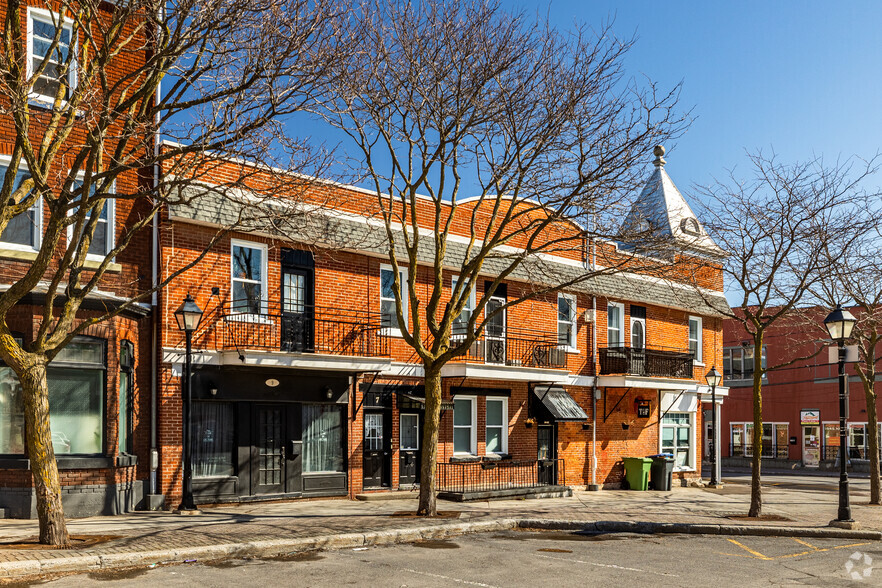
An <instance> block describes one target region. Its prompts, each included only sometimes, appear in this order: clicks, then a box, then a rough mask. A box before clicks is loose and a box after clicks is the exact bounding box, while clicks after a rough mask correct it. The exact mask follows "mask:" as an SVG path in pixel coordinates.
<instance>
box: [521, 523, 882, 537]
mask: <svg viewBox="0 0 882 588" xmlns="http://www.w3.org/2000/svg"><path fill="white" fill-rule="evenodd" d="M517 526H518V527H519V528H521V529H548V530H557V531H582V532H586V533H641V534H654V533H680V534H689V535H747V536H750V535H752V536H759V537H815V538H826V539H869V540H872V541H882V532H880V531H860V530H850V529H836V528H833V527H790V526H788V527H785V526H771V525H715V524H695V523H651V522H641V521H569V520H555V519H519V520H518V525H517Z"/></svg>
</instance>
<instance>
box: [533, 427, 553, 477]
mask: <svg viewBox="0 0 882 588" xmlns="http://www.w3.org/2000/svg"><path fill="white" fill-rule="evenodd" d="M554 429H555V425H539V427H538V430H537V431H536V436H537V448H538V451H537V453H536V459H537V460H538V466H537V467H538V470H539V483H540V484H544V485H546V486H553V485H555V484H557V471H556V469H557V461H556V458H557V442H556V439H555V434H554V432H555V431H554Z"/></svg>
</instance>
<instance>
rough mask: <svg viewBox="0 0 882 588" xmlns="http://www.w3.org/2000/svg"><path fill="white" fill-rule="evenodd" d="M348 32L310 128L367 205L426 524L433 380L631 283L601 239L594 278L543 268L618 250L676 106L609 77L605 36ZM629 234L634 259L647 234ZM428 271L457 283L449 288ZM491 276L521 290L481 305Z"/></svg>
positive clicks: (456, 4)
mask: <svg viewBox="0 0 882 588" xmlns="http://www.w3.org/2000/svg"><path fill="white" fill-rule="evenodd" d="M351 19H352V20H351V23H350V24H351V27H349V28H347V29H346V31H345V32H346V35H347V36H344V37H341V38H340V39H339V40H338V41H337V43H338V44H339V45H346V46H351V47H352V48H353V51H352V53H351V54H350V57H349V58H348V59H344V60H341V61H340V62H339V64H338V65H339V66H338V67H337V68H332V74H333V80H334V82H333V87H332V89H331V90H330V92H329V99H328V100H327V101H326V102H324V103H322V104H321V105H320V106H319V107H317V109H316V112H317V113H318V114H319V115H320V116H321V117H322V118H323V119H324V120H325V121H327V122H329V123H330V124H331V125H333V126H335V127H336V128H338V129H340V130H342V131H343V132H344V133H345V134H346V135H348V137H349V138H350V139H351V140H352V143H353V144H354V145H355V152H356V153H357V154H358V156H357V157H353V160H354V161H356V164H355V165H356V167H357V168H358V169H359V170H364V173H365V174H366V182H367V185H368V186H369V187H370V190H371V191H372V192H374V193H375V194H376V204H375V205H374V208H375V209H376V210H378V211H379V212H378V213H377V216H379V217H380V218H381V220H382V227H383V228H382V229H381V231H380V232H381V233H382V239H383V243H384V244H383V248H384V249H385V250H386V251H387V255H388V261H389V263H390V265H391V266H392V271H391V272H390V274H389V283H387V284H384V287H385V288H386V289H387V291H388V292H391V294H390V300H389V301H388V303H387V305H388V306H387V308H386V309H385V310H386V313H387V315H391V316H393V317H394V318H392V320H391V321H390V325H389V326H396V325H397V326H398V327H399V328H400V331H401V336H402V337H403V339H404V341H405V342H406V343H407V345H409V346H410V347H412V348H413V350H414V354H415V356H417V357H418V358H419V361H420V362H421V363H422V365H423V370H424V374H425V386H426V422H425V428H424V437H423V445H422V452H423V453H422V455H423V465H422V472H421V484H420V501H419V509H418V512H419V514H422V515H429V516H431V515H434V514H436V504H435V488H436V477H435V470H436V461H437V451H438V430H439V421H440V404H441V370H442V368H443V367H444V366H445V365H446V364H447V363H448V362H450V361H451V360H453V359H454V358H456V357H458V356H462V355H464V354H466V353H467V352H468V351H469V349H470V348H471V347H472V345H473V343H474V342H475V341H476V340H477V339H478V338H479V337H480V336H481V335H482V334H483V333H485V332H486V328H487V326H488V323H489V322H490V321H492V320H493V319H494V318H495V317H497V316H498V315H499V314H500V313H502V312H505V311H506V309H508V308H510V307H511V306H513V305H516V304H519V303H521V302H523V301H524V300H528V299H531V298H535V297H537V296H541V295H543V294H546V293H549V292H553V291H555V290H559V289H562V288H566V287H567V286H569V285H572V284H575V283H577V282H580V281H583V280H588V279H591V278H593V277H597V276H598V275H600V274H602V273H610V272H615V271H619V270H621V269H622V268H624V267H629V266H633V265H636V264H640V263H642V264H643V265H642V266H641V268H642V269H644V270H646V271H649V269H650V267H649V266H650V265H652V263H653V262H651V261H648V258H641V259H643V260H644V261H643V262H637V261H636V259H637V258H636V257H634V256H633V255H631V254H628V253H626V252H624V251H616V252H615V255H612V256H607V255H606V254H607V253H608V252H609V249H610V247H609V246H608V245H609V242H608V241H606V242H605V244H606V245H607V246H597V247H596V250H597V256H598V258H599V259H600V261H599V263H598V264H596V265H590V266H588V267H586V268H585V269H580V270H578V271H575V272H574V273H575V275H569V276H564V275H560V274H558V273H555V271H554V270H552V269H551V267H550V266H549V265H548V264H545V263H543V255H546V254H560V255H564V256H566V255H571V254H572V252H573V251H574V250H576V251H579V250H581V249H582V248H583V247H584V244H585V242H586V240H588V239H600V238H603V237H609V238H613V237H615V238H618V237H619V236H620V235H619V229H620V227H619V223H620V219H622V218H624V216H625V213H626V212H627V211H628V208H629V201H628V199H627V198H626V195H627V194H628V193H629V192H631V191H632V190H633V188H634V187H635V186H636V179H637V174H639V173H640V172H641V171H642V166H638V164H640V163H643V162H645V161H646V160H645V159H644V158H645V157H646V156H647V154H648V153H649V152H650V150H651V149H652V147H653V146H654V145H656V144H657V143H660V142H662V141H664V140H665V139H669V138H671V137H672V136H674V135H676V134H677V133H678V132H679V131H681V130H682V129H683V128H684V122H685V118H684V117H682V116H679V115H677V114H676V112H675V108H676V99H677V96H676V91H674V92H670V93H665V94H661V95H659V94H657V93H656V91H655V88H654V87H653V86H649V87H648V88H647V89H645V90H644V89H640V88H639V87H638V86H637V85H636V84H635V83H633V82H630V81H628V80H626V79H625V78H624V73H623V69H622V59H623V56H624V54H625V52H626V51H627V50H628V48H629V47H630V45H631V42H630V41H626V42H621V41H619V40H616V39H615V38H614V37H613V36H612V35H611V32H610V31H609V30H608V29H602V30H600V31H599V32H597V33H596V34H594V35H592V34H589V33H588V32H586V31H584V30H582V31H576V32H574V33H560V32H558V31H555V30H552V29H550V28H548V27H547V26H546V25H544V24H542V23H533V22H530V21H529V19H528V18H526V17H525V16H524V15H520V14H511V13H508V12H506V11H504V10H502V9H501V8H500V7H499V5H498V4H496V3H494V2H492V1H490V2H486V1H483V0H474V1H472V0H450V1H445V0H430V1H429V2H421V3H419V6H418V7H416V6H414V5H411V3H409V2H405V1H403V0H378V1H375V2H368V3H365V4H363V5H361V7H360V10H359V11H357V12H354V13H353V14H352V17H351ZM463 196H471V198H469V199H466V200H464V199H463ZM576 219H583V220H585V219H590V223H589V228H587V229H580V228H577V224H576V223H575V222H574V221H575V220H576ZM426 229H428V230H426ZM457 234H458V235H460V236H463V235H464V236H465V239H462V238H460V239H456V238H455V235H457ZM630 236H631V237H633V238H634V239H635V240H637V241H638V242H640V245H641V248H642V249H641V250H643V251H645V250H646V249H648V248H649V247H650V243H651V241H652V239H651V237H652V231H643V232H640V231H637V230H635V231H633V232H632V233H631V234H630ZM454 243H456V245H454ZM613 249H614V248H613ZM658 265H659V264H656V267H658ZM445 268H446V269H448V270H450V271H452V272H453V273H456V274H458V276H459V278H458V279H457V280H456V282H455V284H453V285H452V287H451V288H449V289H448V288H447V287H446V286H445V273H444V271H445ZM405 276H406V277H405ZM420 276H422V277H424V278H425V279H426V281H427V282H428V285H426V284H425V283H420V282H419V280H418V277H420ZM483 278H486V279H487V281H488V282H489V284H488V285H487V287H485V288H484V290H483V292H482V294H481V295H480V297H477V300H476V301H475V302H474V305H471V304H470V301H471V297H472V295H473V292H477V290H478V288H477V285H478V283H479V279H483ZM509 278H517V279H518V280H521V281H525V282H528V283H530V284H531V287H530V288H527V289H526V290H525V291H524V292H523V293H522V294H521V295H519V296H516V297H510V298H509V299H508V300H507V301H506V303H505V304H501V305H495V306H492V307H491V306H490V305H489V304H490V299H491V297H492V296H493V294H494V293H495V292H496V291H497V288H498V287H499V286H500V284H502V283H503V282H504V281H505V280H506V279H509ZM393 298H394V302H393V300H392V299H393ZM454 329H455V332H454Z"/></svg>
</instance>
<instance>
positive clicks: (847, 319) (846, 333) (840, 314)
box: [824, 304, 857, 343]
mask: <svg viewBox="0 0 882 588" xmlns="http://www.w3.org/2000/svg"><path fill="white" fill-rule="evenodd" d="M856 322H857V319H856V318H854V315H853V314H851V313H850V312H848V311H847V310H845V309H844V308H842V305H841V304H837V305H836V309H835V310H834V311H833V312H831V313H830V314H828V315H827V318H825V319H824V326H825V327H826V328H827V332H828V333H830V338H831V339H833V341H835V342H836V343H842V342H843V341H845V340H846V339H848V338H849V337H851V331H852V329H854V325H855V323H856Z"/></svg>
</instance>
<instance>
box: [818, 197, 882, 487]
mask: <svg viewBox="0 0 882 588" xmlns="http://www.w3.org/2000/svg"><path fill="white" fill-rule="evenodd" d="M874 197H875V198H878V196H877V195H874ZM873 202H874V198H868V199H867V200H866V205H865V206H864V207H862V208H863V210H864V211H866V214H865V215H864V219H865V222H856V223H855V224H854V230H853V231H852V233H851V234H850V235H847V236H846V239H845V240H844V241H843V242H841V243H837V244H836V245H835V246H834V247H831V248H829V249H828V250H827V251H826V254H827V256H830V257H835V258H836V260H837V262H836V263H835V264H833V265H832V267H831V271H830V273H829V274H827V275H824V276H822V278H821V280H820V281H819V283H818V285H817V287H816V288H815V294H816V296H815V297H816V299H817V300H818V301H819V302H820V303H821V304H823V305H824V307H826V308H834V307H835V306H836V305H837V304H839V303H845V304H846V305H853V306H854V308H853V309H852V310H853V311H854V314H855V316H856V317H857V319H858V322H857V323H856V324H855V327H854V330H853V331H852V334H851V339H850V343H851V344H854V345H857V348H858V356H859V361H857V362H856V363H855V364H854V365H855V371H856V372H857V374H858V377H859V378H860V380H861V385H862V387H863V389H864V398H865V399H866V403H867V432H866V434H867V439H868V442H869V456H868V457H869V462H870V504H882V490H880V486H882V484H880V478H879V416H878V412H877V408H876V399H877V394H876V389H875V386H876V374H877V373H878V367H877V364H878V362H879V361H880V357H879V354H878V347H879V343H880V342H882V284H880V282H879V279H878V274H879V267H880V264H882V252H880V247H879V244H880V238H882V229H880V225H879V219H877V218H873V217H874V213H873V212H872V211H873V208H874V207H873ZM840 251H841V252H842V253H838V254H837V253H833V252H840ZM817 324H818V328H820V329H822V331H823V333H822V334H821V336H822V337H825V338H826V337H827V336H828V335H827V332H826V330H825V329H823V325H822V324H820V323H817Z"/></svg>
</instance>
